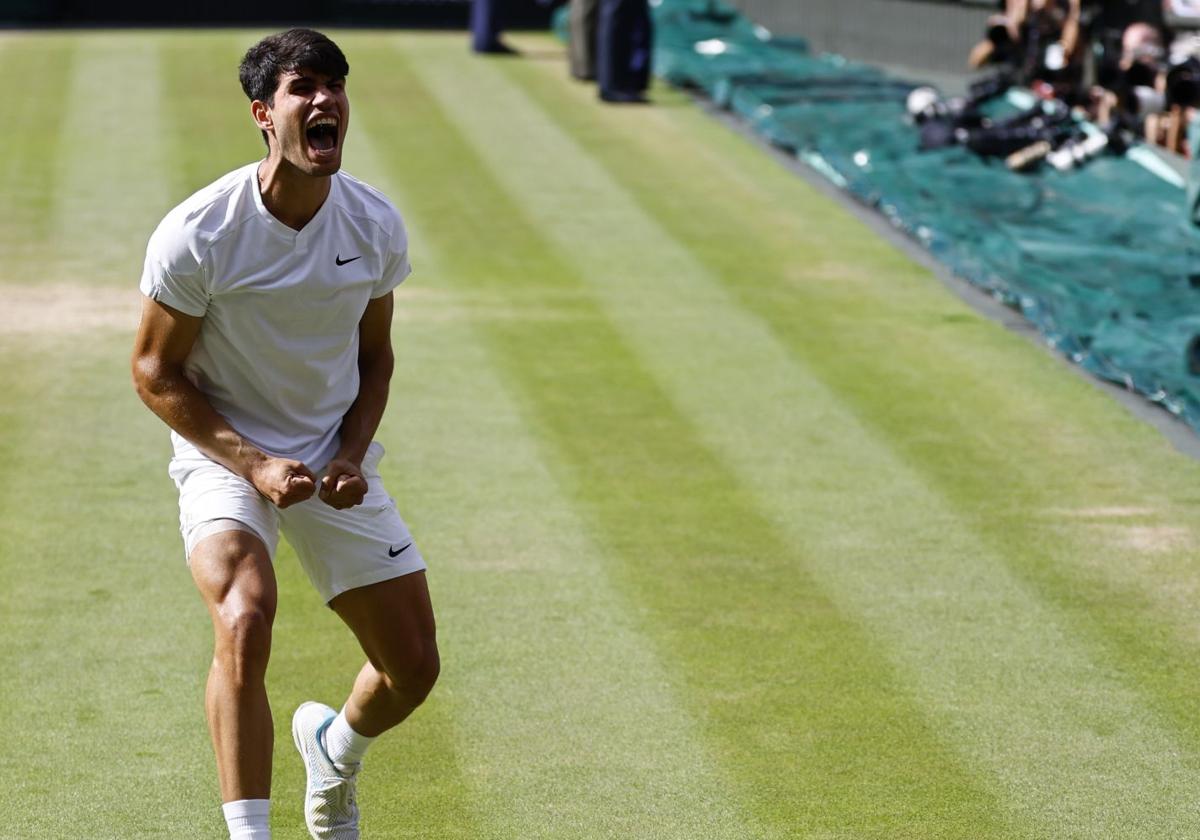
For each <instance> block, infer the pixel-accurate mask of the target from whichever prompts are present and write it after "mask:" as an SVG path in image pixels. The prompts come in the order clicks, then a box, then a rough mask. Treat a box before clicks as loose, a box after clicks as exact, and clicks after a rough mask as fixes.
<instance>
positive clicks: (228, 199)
mask: <svg viewBox="0 0 1200 840" xmlns="http://www.w3.org/2000/svg"><path fill="white" fill-rule="evenodd" d="M255 166H257V164H248V165H246V166H242V167H239V168H237V169H235V170H233V171H232V172H229V173H228V174H226V175H223V176H221V177H220V178H218V179H217V180H215V181H213V182H212V183H211V184H209V185H208V186H206V187H202V188H201V189H199V190H197V191H196V192H194V193H192V194H191V195H190V196H188V197H187V198H185V199H184V200H183V201H181V202H180V203H179V204H178V205H176V206H175V207H174V208H173V209H172V210H171V211H170V212H168V213H167V215H166V216H164V217H163V220H162V221H161V222H160V223H159V225H158V228H157V229H156V230H155V231H154V235H153V236H152V237H151V238H150V248H151V250H152V251H155V252H157V253H158V254H159V255H160V258H161V259H162V260H163V261H164V263H166V264H170V263H174V262H177V261H181V262H184V263H187V262H192V261H194V262H196V263H197V264H198V263H199V262H200V261H201V260H202V259H203V256H204V253H205V252H206V251H207V250H208V249H209V248H211V247H212V244H213V243H214V242H216V241H217V240H218V239H220V238H222V237H223V236H224V235H225V234H226V233H228V232H230V231H231V230H233V229H235V228H237V227H238V226H240V225H241V224H242V223H243V222H244V221H245V220H246V219H247V218H250V217H251V216H252V215H253V214H254V204H253V200H252V196H248V189H247V185H248V184H249V183H250V170H251V169H252V168H253V167H255Z"/></svg>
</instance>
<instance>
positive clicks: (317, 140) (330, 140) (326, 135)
mask: <svg viewBox="0 0 1200 840" xmlns="http://www.w3.org/2000/svg"><path fill="white" fill-rule="evenodd" d="M304 134H305V136H306V137H307V138H308V145H309V147H311V148H312V149H313V151H316V152H332V151H333V150H334V149H336V148H337V142H338V127H337V120H335V119H334V118H333V117H319V118H318V119H316V120H314V121H313V123H312V125H310V126H309V127H308V128H307V129H306V130H305V132H304Z"/></svg>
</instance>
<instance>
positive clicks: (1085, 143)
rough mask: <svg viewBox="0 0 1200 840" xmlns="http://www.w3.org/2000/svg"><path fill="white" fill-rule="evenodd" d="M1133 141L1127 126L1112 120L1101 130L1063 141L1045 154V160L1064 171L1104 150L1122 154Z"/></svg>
mask: <svg viewBox="0 0 1200 840" xmlns="http://www.w3.org/2000/svg"><path fill="white" fill-rule="evenodd" d="M1133 142H1134V135H1133V132H1131V131H1130V130H1129V128H1128V126H1127V125H1125V124H1124V123H1122V122H1121V121H1119V120H1114V121H1113V122H1112V123H1111V124H1110V125H1108V126H1107V127H1105V128H1104V129H1103V130H1101V131H1092V132H1089V133H1084V134H1082V135H1081V136H1076V137H1074V138H1072V139H1070V140H1068V141H1067V142H1066V143H1063V144H1062V145H1061V146H1060V147H1058V148H1057V149H1055V150H1054V151H1053V152H1050V154H1048V155H1046V162H1047V163H1048V164H1050V165H1051V166H1053V167H1054V168H1055V169H1057V170H1058V171H1059V172H1066V171H1067V170H1070V169H1074V168H1075V167H1077V166H1079V165H1080V164H1083V163H1086V162H1087V161H1089V160H1091V159H1092V158H1094V157H1096V156H1098V155H1100V154H1101V153H1102V152H1105V151H1108V152H1112V153H1113V154H1116V155H1120V154H1124V153H1125V151H1126V150H1128V149H1129V147H1130V146H1131V145H1132V144H1133Z"/></svg>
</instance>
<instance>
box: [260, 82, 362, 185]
mask: <svg viewBox="0 0 1200 840" xmlns="http://www.w3.org/2000/svg"><path fill="white" fill-rule="evenodd" d="M261 104H262V108H260V109H257V110H255V118H256V119H257V120H258V121H259V125H260V126H262V127H264V128H266V129H267V131H268V132H270V131H273V132H274V134H275V143H276V145H277V147H278V151H279V154H280V156H281V157H282V158H283V159H284V160H286V161H287V162H288V163H290V164H292V166H294V167H295V168H296V169H299V170H300V171H301V172H303V173H305V174H306V175H314V176H321V175H332V174H334V173H335V172H337V171H338V169H340V168H341V165H342V145H343V143H344V142H345V139H346V127H347V125H348V124H349V121H350V100H349V99H347V98H346V80H345V79H341V78H333V77H330V76H326V75H323V74H321V73H316V72H314V71H312V70H308V69H305V68H301V69H299V70H291V71H287V72H285V73H283V74H281V75H280V77H279V85H278V87H276V88H275V98H274V102H273V104H271V105H267V104H266V103H261ZM264 118H265V119H267V120H269V123H270V125H269V127H268V126H264V125H263V119H264Z"/></svg>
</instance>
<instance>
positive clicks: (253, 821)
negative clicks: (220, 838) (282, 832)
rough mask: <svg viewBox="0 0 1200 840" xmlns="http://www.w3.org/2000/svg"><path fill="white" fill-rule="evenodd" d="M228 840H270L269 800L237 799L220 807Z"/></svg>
mask: <svg viewBox="0 0 1200 840" xmlns="http://www.w3.org/2000/svg"><path fill="white" fill-rule="evenodd" d="M221 810H222V811H224V812H225V825H227V826H229V840H271V823H270V822H269V821H268V816H267V815H268V814H269V813H270V811H271V800H270V799H239V800H237V801H236V802H226V803H225V804H224V805H222V806H221Z"/></svg>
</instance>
